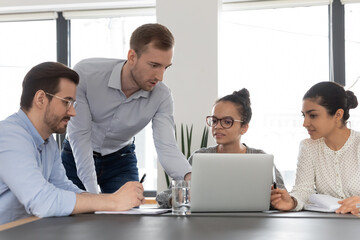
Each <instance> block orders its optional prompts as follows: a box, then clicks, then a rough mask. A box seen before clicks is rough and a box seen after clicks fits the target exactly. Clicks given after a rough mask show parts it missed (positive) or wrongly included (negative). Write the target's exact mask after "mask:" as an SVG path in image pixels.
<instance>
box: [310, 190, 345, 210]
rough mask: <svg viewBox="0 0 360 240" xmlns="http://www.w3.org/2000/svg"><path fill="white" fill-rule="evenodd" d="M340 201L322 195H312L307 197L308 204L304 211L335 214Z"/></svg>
mask: <svg viewBox="0 0 360 240" xmlns="http://www.w3.org/2000/svg"><path fill="white" fill-rule="evenodd" d="M340 200H341V199H338V198H334V197H332V196H329V195H324V194H312V195H310V197H309V202H310V204H305V207H304V209H305V210H309V211H317V212H335V211H336V210H337V209H338V208H339V207H340V206H341V205H340V204H339V203H338V201H340Z"/></svg>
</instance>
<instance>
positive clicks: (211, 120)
mask: <svg viewBox="0 0 360 240" xmlns="http://www.w3.org/2000/svg"><path fill="white" fill-rule="evenodd" d="M219 122H220V125H221V126H222V127H223V128H225V129H228V128H231V127H232V125H233V124H234V122H241V123H242V122H243V121H241V120H235V119H233V118H232V117H224V118H217V117H215V116H207V117H206V123H207V125H209V126H210V127H215V126H216V125H217V124H218V123H219Z"/></svg>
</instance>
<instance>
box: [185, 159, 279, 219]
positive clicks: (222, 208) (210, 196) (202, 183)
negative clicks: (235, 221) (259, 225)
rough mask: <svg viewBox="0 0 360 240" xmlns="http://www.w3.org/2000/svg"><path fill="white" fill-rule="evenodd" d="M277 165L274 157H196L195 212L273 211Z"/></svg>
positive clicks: (193, 183)
mask: <svg viewBox="0 0 360 240" xmlns="http://www.w3.org/2000/svg"><path fill="white" fill-rule="evenodd" d="M273 162H274V156H273V155H271V154H234V153H196V154H194V156H193V164H192V174H191V212H250V211H266V210H269V207H270V193H271V184H272V183H273V166H274V163H273Z"/></svg>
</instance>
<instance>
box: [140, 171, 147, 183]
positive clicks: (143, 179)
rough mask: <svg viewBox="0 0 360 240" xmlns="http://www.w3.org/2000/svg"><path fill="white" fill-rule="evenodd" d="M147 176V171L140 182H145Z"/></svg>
mask: <svg viewBox="0 0 360 240" xmlns="http://www.w3.org/2000/svg"><path fill="white" fill-rule="evenodd" d="M145 177H146V173H144V175H143V176H142V178H141V180H140V183H143V182H144V181H145Z"/></svg>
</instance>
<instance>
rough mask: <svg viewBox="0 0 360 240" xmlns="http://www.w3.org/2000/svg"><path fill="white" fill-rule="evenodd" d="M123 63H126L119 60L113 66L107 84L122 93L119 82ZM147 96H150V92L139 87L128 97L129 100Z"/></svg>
mask: <svg viewBox="0 0 360 240" xmlns="http://www.w3.org/2000/svg"><path fill="white" fill-rule="evenodd" d="M125 63H126V61H124V62H120V63H118V64H117V65H115V67H114V68H113V70H112V72H111V75H110V79H109V84H108V87H110V88H115V89H118V90H119V91H120V92H121V93H122V94H124V93H123V91H122V89H121V84H120V82H121V70H122V68H123V67H124V65H125ZM124 95H125V94H124ZM149 96H150V92H148V91H145V90H142V89H140V90H139V91H137V92H135V93H134V94H133V95H131V96H130V97H129V100H132V99H138V98H140V97H144V98H148V97H149Z"/></svg>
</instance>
